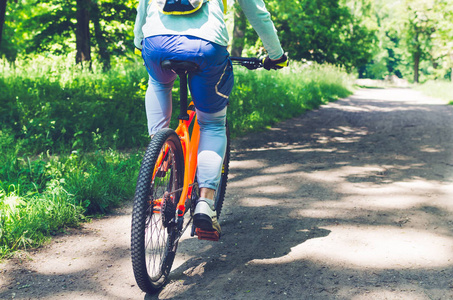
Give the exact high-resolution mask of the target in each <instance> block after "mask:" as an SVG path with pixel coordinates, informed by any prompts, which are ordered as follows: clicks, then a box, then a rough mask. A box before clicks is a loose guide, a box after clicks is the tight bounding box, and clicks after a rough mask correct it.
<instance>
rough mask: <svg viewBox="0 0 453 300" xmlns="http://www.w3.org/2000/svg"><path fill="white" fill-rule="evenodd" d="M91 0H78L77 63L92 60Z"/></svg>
mask: <svg viewBox="0 0 453 300" xmlns="http://www.w3.org/2000/svg"><path fill="white" fill-rule="evenodd" d="M90 4H91V1H90V0H77V26H76V48H77V54H76V63H77V64H79V63H81V62H84V61H91V49H90V26H89V25H90Z"/></svg>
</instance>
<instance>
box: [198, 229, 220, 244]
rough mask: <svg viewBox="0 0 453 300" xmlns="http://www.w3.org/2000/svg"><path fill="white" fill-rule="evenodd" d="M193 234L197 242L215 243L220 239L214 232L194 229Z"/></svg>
mask: <svg viewBox="0 0 453 300" xmlns="http://www.w3.org/2000/svg"><path fill="white" fill-rule="evenodd" d="M195 233H196V234H197V236H198V239H199V240H207V241H214V242H217V241H218V240H219V239H220V233H219V232H218V231H216V230H214V231H208V230H203V229H200V228H197V229H195Z"/></svg>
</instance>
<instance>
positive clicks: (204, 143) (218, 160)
mask: <svg viewBox="0 0 453 300" xmlns="http://www.w3.org/2000/svg"><path fill="white" fill-rule="evenodd" d="M226 112H227V108H226V107H225V108H224V109H222V110H221V111H219V112H216V113H213V114H210V113H204V112H201V111H199V110H197V117H198V124H199V125H200V143H199V145H198V170H197V178H198V185H199V187H200V196H201V197H203V198H208V199H214V191H215V190H216V189H217V187H218V185H219V182H220V175H221V171H222V163H223V158H224V157H225V149H226V127H225V122H226Z"/></svg>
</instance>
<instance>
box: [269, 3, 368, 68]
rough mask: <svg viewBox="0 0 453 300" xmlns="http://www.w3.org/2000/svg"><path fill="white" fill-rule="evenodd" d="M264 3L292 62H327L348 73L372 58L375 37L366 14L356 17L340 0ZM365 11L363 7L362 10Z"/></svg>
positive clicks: (364, 6)
mask: <svg viewBox="0 0 453 300" xmlns="http://www.w3.org/2000/svg"><path fill="white" fill-rule="evenodd" d="M266 4H267V7H268V8H269V10H270V12H271V14H272V16H273V21H274V24H275V26H276V28H277V31H278V33H279V36H280V40H281V43H282V46H283V49H284V50H285V51H287V52H288V53H289V56H290V57H291V58H292V59H295V60H301V59H305V60H308V61H315V62H318V63H330V64H335V65H338V66H343V67H345V68H347V69H348V70H351V69H353V68H354V67H355V68H357V67H359V66H361V65H364V64H366V63H367V62H368V61H369V60H370V59H371V54H372V48H373V45H374V39H375V35H374V30H373V28H372V27H371V26H370V25H369V24H368V23H367V18H368V16H367V15H366V14H362V15H359V14H356V13H355V12H354V10H353V9H351V8H349V7H347V6H346V5H344V4H342V3H340V1H339V0H315V1H313V0H310V1H309V0H303V1H300V0H287V1H267V2H266ZM366 9H368V8H366V5H363V11H366ZM368 10H369V9H368Z"/></svg>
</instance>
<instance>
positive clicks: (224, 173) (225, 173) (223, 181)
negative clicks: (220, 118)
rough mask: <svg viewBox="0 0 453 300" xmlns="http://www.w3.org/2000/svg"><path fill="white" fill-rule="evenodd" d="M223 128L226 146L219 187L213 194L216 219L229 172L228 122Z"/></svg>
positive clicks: (223, 197) (219, 211)
mask: <svg viewBox="0 0 453 300" xmlns="http://www.w3.org/2000/svg"><path fill="white" fill-rule="evenodd" d="M225 126H226V137H227V145H226V151H225V157H224V159H223V165H222V174H221V175H220V183H219V187H218V188H217V191H216V194H215V204H214V206H215V210H216V213H217V218H219V217H220V213H221V211H222V207H223V201H224V199H225V192H226V187H227V181H228V172H229V170H230V130H229V128H228V122H227V123H226V125H225Z"/></svg>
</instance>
